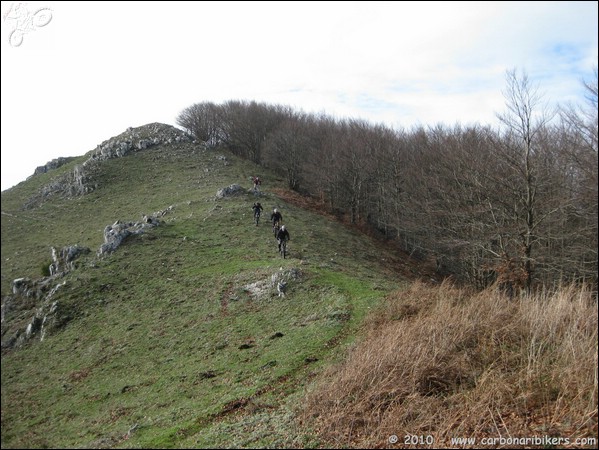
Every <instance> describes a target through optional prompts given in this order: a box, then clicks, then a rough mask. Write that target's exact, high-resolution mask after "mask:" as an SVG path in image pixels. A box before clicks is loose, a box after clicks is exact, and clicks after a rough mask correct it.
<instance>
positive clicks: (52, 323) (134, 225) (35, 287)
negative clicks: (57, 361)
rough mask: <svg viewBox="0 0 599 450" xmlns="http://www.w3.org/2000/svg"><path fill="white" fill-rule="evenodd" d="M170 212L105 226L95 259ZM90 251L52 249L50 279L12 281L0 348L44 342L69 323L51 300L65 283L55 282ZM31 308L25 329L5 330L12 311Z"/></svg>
mask: <svg viewBox="0 0 599 450" xmlns="http://www.w3.org/2000/svg"><path fill="white" fill-rule="evenodd" d="M173 209H174V205H171V206H169V207H168V208H166V209H164V210H161V211H157V212H155V213H153V214H148V215H144V216H143V217H142V220H141V221H139V222H121V221H120V220H117V221H116V222H114V223H113V224H112V225H107V226H106V228H104V244H102V245H101V246H100V249H99V250H98V251H97V256H98V257H100V256H105V255H107V254H110V253H112V252H114V251H115V250H116V249H117V248H118V247H119V246H120V245H121V244H122V243H123V241H124V240H125V239H126V238H127V237H129V236H132V235H137V234H141V233H144V232H145V231H147V230H148V229H150V228H152V227H156V226H158V225H159V223H160V220H159V218H161V217H164V216H165V215H167V214H168V213H169V212H171V211H172V210H173ZM90 251H91V250H90V249H89V248H87V247H81V246H79V245H70V246H67V247H63V248H61V249H57V248H55V247H52V263H51V264H50V266H49V272H50V276H48V277H43V278H40V279H38V280H32V279H30V278H17V279H15V280H13V282H12V295H7V296H5V297H4V298H3V299H2V316H1V318H2V322H1V323H2V349H10V348H15V347H20V346H22V345H23V344H24V343H25V342H26V341H27V340H29V339H31V338H33V337H36V336H37V337H39V339H40V340H43V339H44V336H45V335H46V333H47V332H48V331H50V330H53V329H56V328H60V327H62V326H63V325H64V324H66V323H67V322H68V321H69V320H71V317H70V315H69V313H68V311H66V310H65V308H64V306H63V305H61V303H60V302H59V301H55V300H54V299H53V297H54V294H55V293H56V292H57V291H58V290H59V289H60V288H62V287H63V286H65V285H66V281H62V282H57V280H59V279H60V278H62V277H64V276H65V275H66V274H67V273H69V272H71V271H73V270H75V269H76V260H77V259H78V258H79V257H80V256H81V255H85V254H87V253H90ZM34 308H35V313H34V314H33V317H32V318H31V320H29V322H28V323H27V325H26V326H25V327H24V328H23V326H22V325H21V326H20V327H19V328H17V329H12V330H11V331H8V328H9V327H8V324H7V323H6V322H7V321H6V320H5V319H6V317H7V316H9V315H10V313H11V312H12V311H17V312H18V311H19V310H21V311H22V310H26V311H30V310H32V309H34ZM13 315H14V314H13ZM5 328H6V329H5ZM5 335H6V336H7V337H6V338H5Z"/></svg>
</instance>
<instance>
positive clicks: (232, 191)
mask: <svg viewBox="0 0 599 450" xmlns="http://www.w3.org/2000/svg"><path fill="white" fill-rule="evenodd" d="M247 192H248V190H247V189H244V188H242V187H241V186H240V185H238V184H232V185H230V186H227V187H224V188H222V189H219V190H218V191H217V192H216V198H226V197H234V196H236V195H241V194H246V193H247Z"/></svg>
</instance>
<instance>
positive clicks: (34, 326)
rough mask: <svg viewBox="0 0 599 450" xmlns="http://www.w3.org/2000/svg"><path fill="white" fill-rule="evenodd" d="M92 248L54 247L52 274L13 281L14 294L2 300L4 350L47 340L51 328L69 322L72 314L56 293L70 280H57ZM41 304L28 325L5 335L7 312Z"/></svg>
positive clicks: (74, 246)
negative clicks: (63, 309) (65, 309)
mask: <svg viewBox="0 0 599 450" xmlns="http://www.w3.org/2000/svg"><path fill="white" fill-rule="evenodd" d="M89 252H90V249H89V248H87V247H81V246H78V245H71V246H68V247H63V248H62V249H60V250H57V249H56V248H54V247H52V263H51V264H50V267H49V269H50V274H51V275H50V276H48V277H43V278H40V279H38V280H32V279H30V278H17V279H15V280H13V282H12V295H8V296H6V297H4V298H3V299H2V315H1V319H2V320H1V323H2V338H3V340H2V349H8V348H13V347H20V346H21V345H23V344H24V343H25V342H26V341H27V340H29V339H31V338H32V337H34V336H39V338H40V340H43V339H44V336H45V335H46V333H47V331H48V330H51V329H54V328H58V327H60V326H62V325H64V324H65V323H66V322H68V320H69V317H68V315H67V314H65V313H64V312H63V311H62V308H61V306H60V303H59V302H58V301H53V300H52V299H53V297H54V294H55V293H56V292H57V291H58V290H59V289H60V288H62V287H63V286H65V284H66V281H63V282H61V283H57V280H58V279H59V278H61V277H63V276H64V275H66V274H67V273H68V272H69V271H71V270H73V269H74V268H75V265H74V264H75V260H76V259H77V258H78V257H79V256H81V255H82V254H86V253H89ZM35 305H38V306H37V308H36V310H35V313H34V315H33V317H32V318H31V320H30V321H29V323H28V324H27V325H26V326H25V328H18V329H16V330H13V332H12V333H6V334H8V338H6V339H4V336H5V329H4V328H5V325H8V324H6V323H5V322H6V320H5V319H6V317H7V315H8V314H9V313H10V312H11V311H13V310H16V311H18V310H19V309H23V308H27V309H30V308H31V306H35Z"/></svg>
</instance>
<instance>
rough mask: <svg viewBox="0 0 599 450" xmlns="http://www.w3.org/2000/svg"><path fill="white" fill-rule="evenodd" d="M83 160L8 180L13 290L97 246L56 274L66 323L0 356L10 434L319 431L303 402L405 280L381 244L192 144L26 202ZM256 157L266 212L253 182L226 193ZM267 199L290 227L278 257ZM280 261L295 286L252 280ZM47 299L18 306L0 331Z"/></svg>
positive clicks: (88, 437) (83, 440)
mask: <svg viewBox="0 0 599 450" xmlns="http://www.w3.org/2000/svg"><path fill="white" fill-rule="evenodd" d="M221 154H224V155H226V158H227V160H226V162H225V161H222V160H221V159H219V158H218V156H219V155H221ZM76 162H79V163H81V160H78V161H76ZM76 162H73V163H70V164H67V165H65V166H63V167H61V168H60V169H58V170H57V171H55V172H54V173H53V172H50V173H47V174H43V175H40V176H39V177H33V178H32V179H30V180H28V181H27V182H24V183H21V184H20V185H18V186H17V187H15V188H13V189H11V190H9V191H5V192H3V193H2V213H3V216H2V285H1V286H2V293H3V297H4V296H5V295H8V294H10V289H11V281H12V280H13V279H15V278H19V277H23V276H27V277H30V278H33V279H37V278H40V277H41V276H42V273H41V271H42V270H41V267H42V265H44V264H45V263H46V262H47V261H48V260H49V257H50V251H51V246H56V247H62V246H66V245H73V244H79V245H84V246H88V247H90V248H91V250H92V252H91V253H90V254H88V255H86V256H84V257H82V258H81V260H80V261H79V262H78V267H77V269H76V270H74V271H72V272H71V273H69V274H68V275H67V276H66V277H65V278H64V279H61V280H57V281H61V282H62V281H66V284H65V286H64V287H63V288H62V289H61V290H59V291H58V292H57V293H56V295H55V297H53V301H54V300H56V301H58V303H59V307H60V310H61V311H63V313H64V314H66V315H68V316H69V317H70V320H69V321H68V323H66V325H65V326H63V327H62V328H60V329H58V330H56V331H54V332H53V333H51V334H50V335H48V336H47V337H46V338H45V339H44V340H43V341H41V342H40V341H39V339H34V340H32V341H30V342H29V343H28V344H26V345H25V346H24V347H23V348H21V349H18V350H13V351H10V352H5V353H4V354H3V356H2V447H3V448H18V447H20V448H23V447H24V448H30V447H31V448H42V447H55V448H72V447H119V448H128V447H145V448H191V447H199V448H244V447H297V446H306V447H310V446H315V445H317V441H316V440H315V438H314V436H312V435H311V433H310V431H309V430H307V429H302V428H301V427H300V426H299V424H298V423H296V421H295V415H294V411H295V407H296V406H297V405H298V404H300V403H301V399H302V395H303V392H304V389H305V388H306V387H307V385H308V383H309V382H310V380H311V379H312V378H313V377H314V376H315V374H317V373H318V372H320V371H321V370H322V369H323V368H324V367H326V366H327V364H329V363H330V362H331V361H333V360H335V359H336V358H337V357H338V354H339V352H340V349H341V348H343V344H344V343H348V342H351V340H352V339H353V334H354V333H355V332H356V331H357V330H358V329H359V326H360V324H361V322H362V320H363V318H364V317H365V315H366V314H367V313H368V311H369V310H370V309H371V308H373V307H375V306H376V304H377V302H378V301H379V300H380V299H381V298H382V297H383V296H384V295H385V294H386V293H387V292H389V291H390V290H392V289H394V288H396V287H397V286H398V285H399V283H400V282H401V280H400V279H398V278H396V277H393V276H390V273H389V271H388V269H386V268H384V267H383V266H382V265H381V259H382V257H383V253H384V252H383V251H382V250H381V249H380V248H379V247H377V246H376V245H375V244H374V243H373V242H372V241H371V240H370V239H368V238H366V237H364V236H361V235H360V234H358V233H355V232H352V231H350V230H348V229H346V228H345V227H343V226H340V225H338V224H336V223H333V222H330V221H329V220H327V219H326V218H323V217H321V216H318V215H316V214H313V213H311V212H309V211H304V210H301V209H299V208H297V207H295V206H293V205H289V204H286V203H285V202H283V201H282V200H280V199H279V198H277V197H276V196H274V195H273V194H270V193H269V188H275V187H281V186H282V181H281V180H276V179H275V178H274V177H272V176H270V177H269V174H268V173H264V170H263V169H261V170H258V168H257V167H255V166H254V165H252V164H251V163H249V162H247V161H241V160H238V159H237V158H235V157H234V156H232V155H230V154H228V153H226V152H206V151H201V150H199V147H195V146H193V145H192V144H181V145H177V146H168V147H167V146H161V147H155V148H151V149H148V150H145V151H143V152H139V153H137V154H135V155H131V156H127V157H124V158H121V159H115V160H109V161H106V162H104V163H103V166H102V170H101V172H100V173H99V174H98V181H99V187H98V189H96V190H95V191H94V192H92V193H90V194H88V195H86V196H83V197H77V198H72V199H67V198H60V197H53V198H51V199H50V200H48V201H47V202H45V203H44V204H42V205H40V206H38V207H35V208H33V209H22V205H23V204H24V203H25V202H26V201H27V200H28V199H29V198H30V197H31V196H33V195H34V194H35V192H36V190H37V189H39V188H40V187H41V186H42V185H44V184H45V183H47V182H49V181H50V180H51V179H52V177H53V176H57V175H59V174H60V173H64V172H65V171H68V170H70V169H72V167H73V166H74V164H75V163H76ZM254 173H261V174H264V176H263V178H264V179H265V184H263V190H264V191H265V192H264V194H263V196H262V197H261V198H260V201H261V202H262V205H263V206H264V208H265V211H264V213H263V216H262V220H261V223H260V225H259V226H258V227H256V226H255V225H254V224H253V221H252V219H253V216H252V210H251V205H252V203H253V201H254V200H255V197H254V196H253V195H251V194H248V195H241V196H238V197H234V198H229V199H221V200H216V199H215V194H216V191H217V190H218V189H219V188H222V187H225V186H228V185H230V184H233V183H238V184H241V185H243V186H245V187H247V188H249V187H250V183H249V181H248V178H249V176H250V175H252V174H254ZM270 180H275V181H274V182H272V181H270ZM269 182H270V184H269ZM171 205H173V208H172V210H171V211H170V212H169V213H168V214H166V215H165V216H164V217H163V218H162V220H163V223H162V224H161V225H160V226H159V227H157V228H154V229H152V230H151V231H149V232H148V233H146V234H144V235H141V236H136V237H132V238H130V239H128V240H127V241H126V242H125V243H124V245H122V246H121V247H120V248H119V249H118V250H117V251H116V252H115V253H114V254H112V255H109V256H106V257H103V258H101V259H98V258H97V257H96V255H95V252H96V251H97V249H98V248H99V246H100V245H101V244H102V242H103V234H102V233H103V230H104V227H105V226H106V225H109V224H112V223H114V222H115V221H116V220H122V221H135V220H140V219H141V217H142V215H143V214H148V213H153V212H155V211H160V210H165V209H166V208H168V207H169V206H171ZM273 207H278V208H279V209H280V210H281V211H282V213H283V217H284V219H285V223H286V224H287V226H288V229H289V231H290V233H291V241H290V243H289V258H287V259H284V260H283V259H281V258H280V256H278V254H277V252H276V241H275V239H274V237H273V236H272V233H271V231H270V226H269V224H268V220H267V219H268V216H269V215H270V211H271V210H272V208H273ZM281 268H283V269H296V270H298V271H299V273H300V276H299V278H298V279H294V280H291V281H290V282H289V288H288V293H287V296H286V297H284V298H279V297H278V296H276V293H275V292H274V289H272V288H270V289H268V290H266V291H265V294H264V295H262V296H259V297H257V296H254V295H252V294H251V292H250V291H249V290H248V289H247V286H248V285H250V284H252V283H256V282H263V283H264V284H265V285H267V284H268V282H269V281H270V279H271V276H272V275H273V274H275V273H277V272H278V271H280V269H281ZM36 307H37V305H34V306H33V307H30V308H23V309H21V310H18V311H9V312H8V313H7V316H6V318H7V323H6V324H3V340H4V338H5V337H6V336H8V334H9V333H10V332H12V331H14V328H15V327H17V325H18V326H24V325H26V323H27V321H28V320H30V318H31V317H32V316H33V314H34V313H35V309H36ZM11 327H12V328H11ZM5 333H6V336H5ZM277 333H278V334H277ZM130 430H131V432H130V433H129V431H130Z"/></svg>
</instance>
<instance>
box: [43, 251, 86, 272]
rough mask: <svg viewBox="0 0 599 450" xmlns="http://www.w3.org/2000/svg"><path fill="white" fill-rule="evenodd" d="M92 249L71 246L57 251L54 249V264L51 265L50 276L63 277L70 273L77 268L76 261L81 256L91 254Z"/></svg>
mask: <svg viewBox="0 0 599 450" xmlns="http://www.w3.org/2000/svg"><path fill="white" fill-rule="evenodd" d="M89 252H90V249H89V248H87V247H80V246H79V245H70V246H68V247H63V248H62V249H60V250H57V249H56V248H55V247H52V264H50V275H61V274H66V273H67V272H70V271H71V270H73V269H74V268H75V259H77V258H78V257H79V255H82V254H86V253H89Z"/></svg>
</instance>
